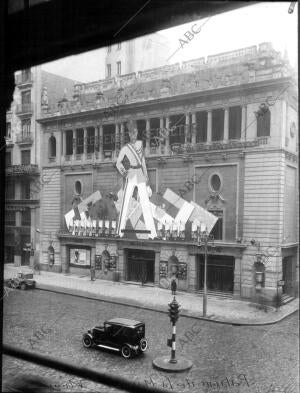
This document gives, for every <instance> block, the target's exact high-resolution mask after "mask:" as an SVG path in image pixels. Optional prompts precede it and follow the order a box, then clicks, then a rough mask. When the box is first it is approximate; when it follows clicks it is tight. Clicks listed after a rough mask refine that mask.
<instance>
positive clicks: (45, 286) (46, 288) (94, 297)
mask: <svg viewBox="0 0 300 393" xmlns="http://www.w3.org/2000/svg"><path fill="white" fill-rule="evenodd" d="M36 288H37V289H39V290H42V291H47V292H54V293H62V294H66V295H70V296H76V297H80V298H85V299H91V300H98V301H102V302H106V303H111V304H118V305H121V306H126V307H134V308H139V309H142V310H147V311H155V312H160V313H162V314H168V311H167V310H166V309H167V305H166V307H165V308H163V307H161V306H156V307H155V308H154V306H152V307H151V306H144V305H142V304H140V303H139V302H135V301H134V300H131V301H129V302H125V301H124V300H119V298H115V300H112V299H111V298H108V297H106V296H102V295H97V294H93V293H91V292H89V291H84V290H79V289H71V288H70V289H69V288H64V287H57V286H55V285H51V284H39V283H36ZM296 312H298V309H297V310H293V311H291V312H289V313H287V314H286V315H284V316H282V317H281V318H279V319H276V320H273V321H269V322H256V323H255V322H252V323H251V322H239V321H225V320H222V319H210V318H207V317H201V316H199V315H195V314H194V313H192V312H184V311H183V312H181V313H180V315H181V316H183V317H185V318H193V319H197V320H203V321H206V322H215V323H220V324H224V325H232V326H266V325H274V324H275V323H278V322H281V321H283V320H284V319H285V318H287V317H289V316H290V315H293V314H294V313H296Z"/></svg>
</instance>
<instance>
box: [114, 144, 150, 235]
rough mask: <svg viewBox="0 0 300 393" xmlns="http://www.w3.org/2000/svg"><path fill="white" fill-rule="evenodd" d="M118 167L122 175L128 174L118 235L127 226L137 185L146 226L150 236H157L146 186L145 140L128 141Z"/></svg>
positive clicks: (121, 153)
mask: <svg viewBox="0 0 300 393" xmlns="http://www.w3.org/2000/svg"><path fill="white" fill-rule="evenodd" d="M116 167H117V169H118V171H119V172H120V173H121V175H122V176H124V177H125V176H126V183H125V187H124V193H123V199H122V205H121V210H120V216H119V223H118V228H117V233H118V235H119V236H123V232H122V230H123V229H125V226H126V218H127V213H128V207H129V202H130V198H131V197H132V194H133V191H134V189H135V187H137V189H138V194H139V197H140V204H141V207H142V211H143V216H144V220H145V226H146V229H148V230H149V231H150V234H149V237H150V238H155V237H157V234H156V229H155V225H154V219H153V216H152V211H151V205H150V201H149V196H148V190H147V186H146V184H147V181H148V175H147V168H146V163H145V157H144V152H143V142H142V141H136V142H135V143H134V144H131V143H127V144H126V145H125V146H124V147H123V148H122V149H121V151H120V153H119V156H118V160H117V163H116ZM148 189H150V187H148ZM150 190H151V189H150Z"/></svg>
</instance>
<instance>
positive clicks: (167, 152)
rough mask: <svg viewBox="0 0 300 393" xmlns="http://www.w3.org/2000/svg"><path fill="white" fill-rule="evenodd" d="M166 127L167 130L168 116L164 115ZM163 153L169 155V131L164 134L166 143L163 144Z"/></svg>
mask: <svg viewBox="0 0 300 393" xmlns="http://www.w3.org/2000/svg"><path fill="white" fill-rule="evenodd" d="M166 129H167V130H169V116H167V117H166ZM165 155H167V156H168V155H170V137H169V132H168V133H167V136H166V144H165Z"/></svg>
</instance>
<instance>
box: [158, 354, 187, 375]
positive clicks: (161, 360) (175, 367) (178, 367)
mask: <svg viewBox="0 0 300 393" xmlns="http://www.w3.org/2000/svg"><path fill="white" fill-rule="evenodd" d="M176 360H177V362H176V363H173V362H172V363H171V362H170V356H162V357H158V358H155V359H154V360H153V362H152V365H153V367H154V368H156V369H158V370H161V371H166V372H169V373H180V372H182V371H186V370H189V369H190V368H191V367H192V366H193V363H192V362H191V361H190V360H188V359H185V358H182V357H181V358H178V359H176Z"/></svg>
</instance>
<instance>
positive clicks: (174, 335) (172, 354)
mask: <svg viewBox="0 0 300 393" xmlns="http://www.w3.org/2000/svg"><path fill="white" fill-rule="evenodd" d="M170 363H177V360H176V324H175V323H174V324H173V332H172V349H171V359H170Z"/></svg>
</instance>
